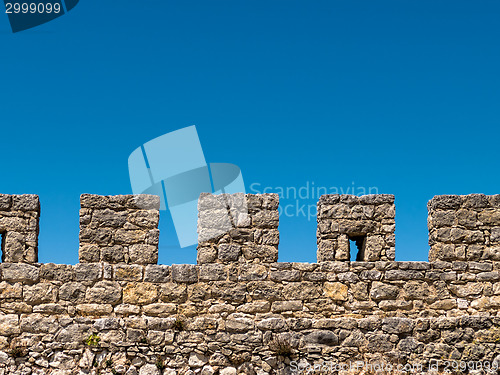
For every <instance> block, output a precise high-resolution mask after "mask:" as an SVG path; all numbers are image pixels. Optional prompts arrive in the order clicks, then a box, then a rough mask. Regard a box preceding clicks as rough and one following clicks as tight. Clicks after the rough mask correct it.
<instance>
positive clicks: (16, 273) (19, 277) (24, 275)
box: [1, 263, 40, 283]
mask: <svg viewBox="0 0 500 375" xmlns="http://www.w3.org/2000/svg"><path fill="white" fill-rule="evenodd" d="M1 266H2V268H1V270H2V278H3V279H4V280H6V281H24V282H28V283H29V282H36V281H38V279H39V275H40V274H39V271H38V268H37V267H35V266H32V265H29V264H22V263H2V265H1Z"/></svg>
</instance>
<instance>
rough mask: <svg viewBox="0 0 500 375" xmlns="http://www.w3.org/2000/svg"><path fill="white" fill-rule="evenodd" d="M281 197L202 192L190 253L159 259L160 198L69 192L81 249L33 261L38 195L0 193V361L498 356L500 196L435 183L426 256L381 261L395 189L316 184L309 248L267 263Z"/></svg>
mask: <svg viewBox="0 0 500 375" xmlns="http://www.w3.org/2000/svg"><path fill="white" fill-rule="evenodd" d="M278 207H279V199H278V196H277V195H275V194H263V195H251V194H231V195H227V194H222V195H212V194H202V195H201V196H200V199H199V202H198V208H199V217H198V233H199V244H198V258H197V263H198V264H196V265H191V264H183V265H175V264H174V265H171V266H169V265H158V264H156V263H157V261H158V238H159V231H158V221H159V199H158V197H156V196H151V195H140V196H133V195H123V196H98V195H82V196H81V210H80V248H79V259H80V263H78V264H76V265H57V264H52V263H48V264H40V263H37V262H36V260H37V251H36V249H37V248H36V244H37V235H38V220H39V216H40V204H39V201H38V197H36V196H32V195H30V196H27V195H19V196H17V195H16V196H9V195H0V233H2V234H3V246H2V254H3V259H4V262H3V263H2V264H1V265H0V374H1V375H5V374H16V373H32V374H37V375H40V374H44V375H45V374H47V375H56V374H57V375H61V374H64V375H70V374H71V375H72V374H92V373H94V372H95V370H96V369H100V370H101V371H103V372H102V373H117V374H126V375H131V374H134V375H136V374H139V375H142V374H153V375H159V374H161V372H160V368H163V367H166V369H165V370H164V371H163V370H162V371H163V374H169V375H174V374H187V373H188V372H189V371H193V372H194V373H201V374H202V375H216V374H221V375H235V374H236V373H241V374H249V375H266V374H283V373H285V372H286V371H290V361H297V362H301V363H302V364H304V365H305V364H306V363H309V364H313V363H318V361H319V362H321V361H330V362H331V363H333V364H335V363H348V362H349V361H351V362H352V361H356V360H364V361H367V362H380V361H382V362H384V363H392V364H395V363H400V364H405V363H412V364H422V365H424V366H428V364H429V361H430V360H432V359H434V360H436V359H439V360H441V361H444V360H455V361H463V362H467V363H469V362H470V361H476V362H477V361H481V363H485V361H486V362H488V363H489V364H490V365H492V364H495V363H496V364H497V365H499V366H500V356H499V355H498V353H500V314H499V313H500V244H499V240H500V238H499V229H500V196H499V195H494V196H485V195H480V194H475V195H468V196H449V195H448V196H436V197H434V198H433V199H432V200H431V201H430V202H429V204H428V209H429V219H428V227H429V244H430V252H429V258H430V262H396V261H394V259H395V251H397V249H396V247H395V240H394V238H395V237H394V233H395V225H396V221H397V220H396V218H395V217H396V211H395V202H394V196H392V195H369V196H361V197H357V196H349V195H326V196H322V197H321V198H320V200H319V202H318V228H317V255H318V262H317V263H288V262H287V263H284V262H277V259H278V244H279V231H278V224H279V215H278ZM351 243H355V245H354V246H350V244H351ZM353 251H357V259H358V260H359V261H354V262H351V261H350V259H351V252H353ZM91 339H92V340H93V341H92V340H91ZM280 343H281V344H280ZM277 345H278V349H277ZM280 348H281V349H280ZM283 348H284V349H286V350H284V349H283ZM111 369H113V370H114V372H111ZM16 371H17V372H16ZM93 371H94V372H93ZM106 371H107V372H106ZM334 373H335V372H334Z"/></svg>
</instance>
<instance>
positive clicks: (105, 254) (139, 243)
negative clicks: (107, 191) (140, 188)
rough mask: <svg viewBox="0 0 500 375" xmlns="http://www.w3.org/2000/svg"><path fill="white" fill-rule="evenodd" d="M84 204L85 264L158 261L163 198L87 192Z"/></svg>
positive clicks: (82, 259) (82, 243)
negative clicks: (161, 202)
mask: <svg viewBox="0 0 500 375" xmlns="http://www.w3.org/2000/svg"><path fill="white" fill-rule="evenodd" d="M80 204H81V207H82V208H81V210H80V250H79V259H80V262H81V263H92V262H99V261H104V262H108V263H115V264H116V263H134V264H156V263H157V261H158V239H157V232H156V231H157V229H156V228H157V227H158V221H159V197H157V196H152V195H139V196H133V195H121V196H120V195H119V196H98V195H90V194H84V195H82V196H81V197H80ZM152 234H155V235H152Z"/></svg>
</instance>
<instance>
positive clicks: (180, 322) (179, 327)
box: [174, 316, 185, 331]
mask: <svg viewBox="0 0 500 375" xmlns="http://www.w3.org/2000/svg"><path fill="white" fill-rule="evenodd" d="M184 328H185V323H184V319H183V318H182V317H181V316H177V317H176V318H175V321H174V329H175V330H176V331H183V330H184Z"/></svg>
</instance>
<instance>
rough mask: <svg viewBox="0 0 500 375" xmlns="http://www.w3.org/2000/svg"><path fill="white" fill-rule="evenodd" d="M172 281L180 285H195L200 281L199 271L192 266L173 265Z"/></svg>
mask: <svg viewBox="0 0 500 375" xmlns="http://www.w3.org/2000/svg"><path fill="white" fill-rule="evenodd" d="M172 280H173V281H176V282H178V283H195V282H197V281H198V270H197V268H196V266H194V265H191V264H173V265H172Z"/></svg>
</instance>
